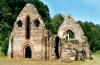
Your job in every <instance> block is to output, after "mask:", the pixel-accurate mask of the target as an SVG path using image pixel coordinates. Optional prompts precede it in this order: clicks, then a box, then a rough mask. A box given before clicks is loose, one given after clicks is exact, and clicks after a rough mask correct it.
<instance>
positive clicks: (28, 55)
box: [25, 46, 32, 58]
mask: <svg viewBox="0 0 100 65" xmlns="http://www.w3.org/2000/svg"><path fill="white" fill-rule="evenodd" d="M31 57H32V51H31V48H30V46H27V47H26V48H25V58H31Z"/></svg>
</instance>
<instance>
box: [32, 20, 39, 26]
mask: <svg viewBox="0 0 100 65" xmlns="http://www.w3.org/2000/svg"><path fill="white" fill-rule="evenodd" d="M33 23H34V24H35V26H36V27H39V25H40V21H39V20H38V19H36V20H35V21H33Z"/></svg>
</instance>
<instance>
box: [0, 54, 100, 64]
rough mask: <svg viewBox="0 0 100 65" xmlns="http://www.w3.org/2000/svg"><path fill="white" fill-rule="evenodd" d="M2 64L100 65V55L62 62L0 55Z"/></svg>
mask: <svg viewBox="0 0 100 65" xmlns="http://www.w3.org/2000/svg"><path fill="white" fill-rule="evenodd" d="M0 65H100V55H93V60H86V61H71V62H62V61H60V60H54V61H50V60H49V61H41V60H33V59H9V58H7V57H0Z"/></svg>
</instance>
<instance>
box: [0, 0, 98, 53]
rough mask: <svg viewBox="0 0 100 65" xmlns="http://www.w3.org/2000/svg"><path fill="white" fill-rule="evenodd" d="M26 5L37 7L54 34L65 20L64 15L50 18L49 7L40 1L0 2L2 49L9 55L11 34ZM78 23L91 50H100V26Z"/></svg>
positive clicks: (0, 40)
mask: <svg viewBox="0 0 100 65" xmlns="http://www.w3.org/2000/svg"><path fill="white" fill-rule="evenodd" d="M26 3H32V4H34V5H35V6H36V8H37V9H38V12H39V13H40V15H41V16H42V19H43V20H44V23H45V25H46V28H47V29H48V30H50V31H51V32H52V33H54V34H57V31H58V29H59V27H60V25H61V23H62V22H63V20H64V16H63V15H62V14H56V15H55V16H54V17H52V18H50V15H49V9H48V7H47V5H45V4H43V3H42V2H41V1H39V0H0V48H2V51H3V52H4V53H5V54H6V53H7V49H8V40H9V34H10V32H11V30H12V28H13V24H14V21H15V20H16V17H17V16H18V14H19V13H20V11H21V10H22V8H23V7H24V6H25V4H26ZM78 23H79V24H80V26H81V27H82V29H83V31H84V33H85V36H87V37H88V42H89V44H90V46H91V50H92V51H97V50H100V25H96V24H94V23H92V22H87V21H86V22H82V21H78Z"/></svg>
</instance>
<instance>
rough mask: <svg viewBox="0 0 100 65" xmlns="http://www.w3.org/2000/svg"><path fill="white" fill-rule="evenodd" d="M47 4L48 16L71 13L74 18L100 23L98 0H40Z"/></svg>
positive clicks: (99, 0)
mask: <svg viewBox="0 0 100 65" xmlns="http://www.w3.org/2000/svg"><path fill="white" fill-rule="evenodd" d="M41 1H42V2H43V3H44V4H47V6H48V7H49V11H50V16H51V17H52V16H54V15H55V14H57V13H61V14H63V15H65V16H67V15H68V14H71V15H72V16H73V17H74V19H75V20H81V21H92V22H94V23H95V24H100V0H41Z"/></svg>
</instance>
